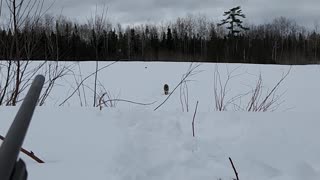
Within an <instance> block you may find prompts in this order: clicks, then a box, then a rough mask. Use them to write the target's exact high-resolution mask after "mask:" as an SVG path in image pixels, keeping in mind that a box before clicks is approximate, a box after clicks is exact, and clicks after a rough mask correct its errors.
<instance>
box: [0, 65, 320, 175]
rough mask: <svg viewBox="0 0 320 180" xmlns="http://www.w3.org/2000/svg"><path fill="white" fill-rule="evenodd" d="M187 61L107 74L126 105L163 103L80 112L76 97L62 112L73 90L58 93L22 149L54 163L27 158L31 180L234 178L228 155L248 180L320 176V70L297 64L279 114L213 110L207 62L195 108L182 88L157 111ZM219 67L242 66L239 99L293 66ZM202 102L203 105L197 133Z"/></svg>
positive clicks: (6, 110) (4, 121)
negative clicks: (184, 101) (185, 103)
mask: <svg viewBox="0 0 320 180" xmlns="http://www.w3.org/2000/svg"><path fill="white" fill-rule="evenodd" d="M100 65H101V64H100ZM189 65H190V64H189V63H145V62H140V63H139V62H134V63H116V64H115V65H113V66H110V67H109V68H108V69H106V70H105V71H103V72H101V73H100V74H99V78H100V80H101V82H102V83H103V84H104V85H105V86H107V87H106V89H108V90H110V91H111V92H115V93H116V94H117V93H118V91H121V96H120V97H121V98H123V99H128V100H135V101H139V102H153V101H157V102H156V103H155V104H153V105H151V106H139V105H134V104H129V103H125V102H119V103H118V104H117V106H116V107H115V108H106V107H105V108H103V109H102V110H101V111H100V110H99V108H89V107H77V106H78V105H74V104H76V103H78V99H77V98H73V99H72V100H71V101H70V102H69V105H65V106H61V107H58V106H56V105H54V104H57V103H59V102H61V99H63V98H62V97H65V96H67V92H66V91H70V90H65V88H64V86H59V87H57V88H56V89H54V90H55V91H54V92H53V95H52V97H51V98H50V101H52V102H53V103H52V102H48V103H47V104H46V106H43V107H37V109H36V111H35V114H34V116H33V120H32V123H31V126H30V128H29V131H28V134H27V137H26V139H25V142H24V145H23V147H24V148H26V149H29V150H32V151H33V152H34V153H35V154H36V155H38V156H39V157H40V158H42V159H44V161H45V162H46V163H45V164H37V163H36V162H34V161H33V160H32V159H30V158H28V157H27V156H25V155H24V154H21V158H22V159H23V160H24V161H25V162H26V163H27V169H28V173H29V179H32V180H40V179H46V180H56V179H77V180H88V179H95V180H100V179H101V180H102V179H113V180H135V179H139V180H144V179H145V180H149V179H155V180H157V179H159V180H160V179H161V180H166V179H168V180H171V179H184V180H194V179H201V180H207V179H208V180H209V179H210V180H212V179H220V178H221V179H222V180H231V179H233V178H235V175H234V172H233V169H232V167H231V164H230V162H229V159H228V158H229V157H231V158H232V160H233V162H234V164H235V166H236V168H237V171H238V173H239V177H240V179H245V180H256V179H260V180H267V179H268V180H270V179H271V180H300V179H306V180H315V179H319V178H320V157H319V156H318V152H319V151H320V144H319V143H318V138H317V137H320V131H319V130H318V129H319V127H320V121H319V120H318V118H317V117H319V115H320V114H319V112H318V111H319V107H318V105H317V104H318V103H317V100H318V99H319V94H318V92H319V88H320V86H319V85H318V83H316V77H319V75H320V69H319V67H318V66H317V65H313V66H294V67H292V69H291V72H290V74H289V76H288V77H287V78H286V80H285V81H284V83H283V84H282V85H281V88H280V89H279V93H282V92H285V96H284V97H283V99H284V100H285V102H284V103H283V104H282V105H281V106H280V107H279V109H277V110H276V111H275V112H266V113H248V112H234V111H233V110H232V108H230V111H226V112H216V111H214V102H213V99H214V98H213V70H214V68H215V65H214V64H202V65H201V66H200V67H199V70H202V71H201V72H200V73H198V74H197V75H195V76H193V77H192V78H191V79H192V80H194V81H190V83H189V86H188V87H189V102H190V111H189V112H182V108H181V104H180V99H179V97H180V96H179V90H178V91H177V92H175V93H173V94H172V96H171V98H170V99H169V100H168V102H167V103H165V104H164V105H163V106H162V107H161V108H160V109H159V110H157V111H153V109H154V108H155V107H156V106H157V105H159V104H160V103H161V102H162V101H163V100H164V99H165V98H166V97H167V96H165V95H163V94H162V93H163V87H162V86H163V84H165V83H167V84H169V86H170V89H171V90H172V88H173V86H175V85H176V84H177V83H179V81H180V80H181V77H182V75H183V74H184V73H185V72H186V70H187V69H188V67H189ZM81 66H83V69H84V70H85V71H86V73H89V72H90V70H92V69H94V64H91V63H88V62H87V63H83V64H81ZM145 67H147V68H145ZM238 67H240V68H238ZM219 68H220V70H221V75H222V76H224V77H225V75H226V69H229V70H232V69H235V68H238V69H237V70H236V74H240V75H237V76H236V77H235V78H234V79H233V80H232V81H231V82H230V88H229V91H228V93H229V94H228V95H229V97H231V96H232V95H233V94H237V93H239V92H241V93H242V92H246V89H245V88H248V89H250V87H252V86H254V85H255V84H254V82H255V81H256V80H257V75H259V73H260V72H261V74H262V77H263V80H264V87H265V88H266V89H268V88H271V86H272V85H274V84H275V83H276V81H277V80H279V79H280V78H281V76H282V75H283V74H284V73H286V72H287V71H288V70H289V68H290V67H289V66H274V65H265V66H262V65H242V64H229V65H226V64H219ZM91 72H92V71H91ZM91 80H92V79H90V80H89V81H88V82H87V84H88V85H90V83H89V82H92V81H91ZM66 81H69V82H71V78H70V79H66ZM60 83H61V84H62V83H63V82H60ZM196 101H199V108H198V112H197V115H196V117H195V137H192V126H191V123H192V118H193V113H194V112H193V111H194V108H195V102H196ZM243 101H245V99H244V100H243ZM90 103H91V102H90ZM17 110H18V108H17V107H0V114H1V121H0V134H3V135H4V134H5V132H6V131H7V130H8V128H9V126H10V124H11V122H12V120H13V117H14V115H15V113H16V112H17Z"/></svg>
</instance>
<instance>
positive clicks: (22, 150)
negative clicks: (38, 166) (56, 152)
mask: <svg viewBox="0 0 320 180" xmlns="http://www.w3.org/2000/svg"><path fill="white" fill-rule="evenodd" d="M0 139H1V140H2V141H3V140H4V137H3V136H1V135H0ZM20 151H21V152H23V153H24V154H26V155H27V156H29V157H30V158H32V159H33V160H35V161H37V162H38V163H44V161H43V160H41V159H40V158H38V157H37V156H36V155H35V154H34V153H33V152H32V151H28V150H26V149H24V148H23V147H21V150H20Z"/></svg>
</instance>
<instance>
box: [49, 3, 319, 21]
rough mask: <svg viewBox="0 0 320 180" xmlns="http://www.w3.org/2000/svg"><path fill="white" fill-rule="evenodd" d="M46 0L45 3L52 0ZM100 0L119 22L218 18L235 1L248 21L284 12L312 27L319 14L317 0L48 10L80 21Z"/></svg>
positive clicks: (110, 5) (59, 6) (77, 5)
mask: <svg viewBox="0 0 320 180" xmlns="http://www.w3.org/2000/svg"><path fill="white" fill-rule="evenodd" d="M46 1H47V3H48V4H49V3H50V2H52V1H53V0H46ZM104 4H105V5H106V7H108V17H109V18H110V19H111V20H112V22H116V23H118V22H119V23H121V24H139V23H145V22H150V23H161V22H165V21H168V20H173V19H176V18H177V17H184V16H186V15H187V14H199V13H200V14H204V15H206V16H207V17H208V18H211V19H214V20H215V21H216V22H218V20H220V19H221V18H222V14H223V12H224V11H226V10H228V9H230V8H232V7H234V6H237V5H241V7H242V9H243V12H244V13H245V14H246V15H247V20H246V21H247V22H248V23H255V24H258V23H265V22H270V21H272V19H273V18H275V17H279V16H285V17H288V18H291V19H295V20H296V21H297V22H298V24H301V25H305V26H309V27H313V26H314V23H315V22H316V20H317V19H318V18H320V0H105V1H101V0H56V2H55V4H54V6H53V7H52V8H51V10H50V11H49V12H50V13H51V14H60V13H62V14H63V15H64V16H66V17H69V18H71V19H77V20H79V21H80V22H82V21H86V19H88V18H89V17H91V16H92V14H94V12H95V9H96V5H98V6H99V7H103V5H104ZM319 24H320V20H319Z"/></svg>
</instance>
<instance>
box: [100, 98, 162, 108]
mask: <svg viewBox="0 0 320 180" xmlns="http://www.w3.org/2000/svg"><path fill="white" fill-rule="evenodd" d="M112 101H122V102H127V103H132V104H137V105H142V106H149V105H152V104H154V103H156V102H157V101H154V102H151V103H140V102H135V101H130V100H125V99H108V100H106V101H102V103H103V104H106V103H108V102H112ZM100 105H101V104H97V105H96V106H97V107H98V106H100Z"/></svg>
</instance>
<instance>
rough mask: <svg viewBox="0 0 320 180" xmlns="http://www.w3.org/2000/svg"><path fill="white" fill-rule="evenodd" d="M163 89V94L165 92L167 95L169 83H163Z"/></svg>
mask: <svg viewBox="0 0 320 180" xmlns="http://www.w3.org/2000/svg"><path fill="white" fill-rule="evenodd" d="M163 90H164V94H165V95H168V94H169V85H168V84H165V85H164V86H163Z"/></svg>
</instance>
